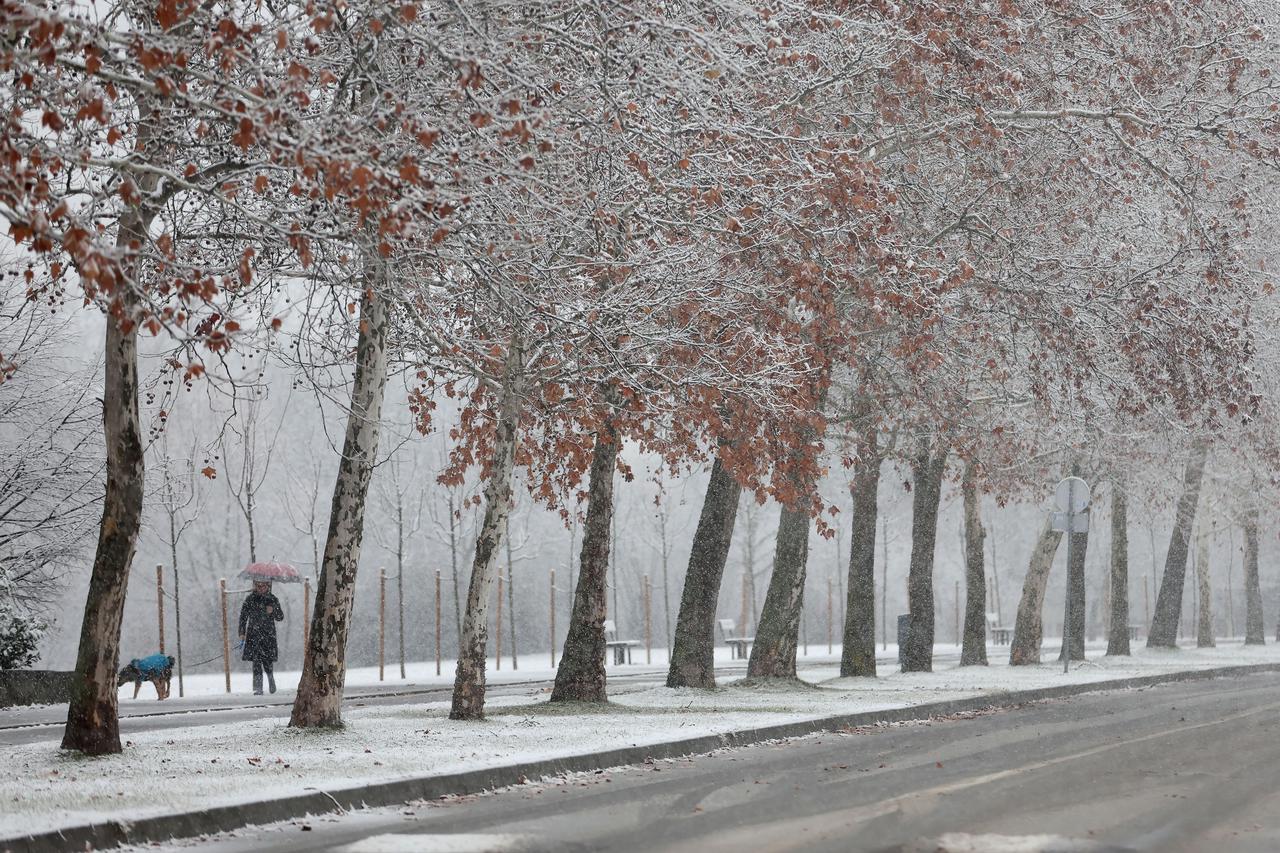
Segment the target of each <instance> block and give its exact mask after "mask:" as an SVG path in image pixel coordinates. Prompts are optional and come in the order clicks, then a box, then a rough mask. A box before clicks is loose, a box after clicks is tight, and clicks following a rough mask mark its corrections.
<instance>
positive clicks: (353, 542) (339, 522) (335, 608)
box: [289, 261, 387, 728]
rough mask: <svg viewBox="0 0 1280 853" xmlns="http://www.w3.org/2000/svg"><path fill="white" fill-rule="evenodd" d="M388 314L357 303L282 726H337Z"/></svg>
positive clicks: (370, 303) (367, 302) (377, 278)
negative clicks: (303, 628)
mask: <svg viewBox="0 0 1280 853" xmlns="http://www.w3.org/2000/svg"><path fill="white" fill-rule="evenodd" d="M375 263H376V266H375V267H374V270H375V272H374V283H375V286H384V285H385V284H386V268H385V266H383V264H382V263H381V262H380V261H379V262H375ZM386 340H387V307H386V304H385V302H384V301H383V298H382V295H381V294H378V293H375V292H373V290H372V289H366V290H365V292H364V294H363V295H362V296H361V298H360V333H359V338H358V340H357V343H356V368H355V375H354V377H353V379H352V385H351V410H350V412H348V414H347V431H346V437H345V439H344V441H343V445H342V458H341V459H340V460H339V462H338V477H337V480H336V481H335V482H334V486H333V501H332V503H331V504H330V509H329V532H328V535H327V536H326V538H325V543H324V556H323V557H322V558H321V564H320V576H319V578H318V579H317V582H316V603H315V607H314V609H313V610H312V616H311V630H310V632H309V633H308V637H307V648H306V650H305V652H304V653H303V659H302V677H301V679H300V680H299V682H298V693H297V695H296V696H295V697H294V700H293V713H292V714H291V715H290V718H289V725H290V726H294V727H298V728H312V727H339V726H341V725H342V691H343V687H344V684H345V682H346V677H347V638H348V636H349V634H350V629H351V607H352V604H353V602H354V600H355V584H356V570H357V569H358V568H359V565H360V547H361V544H362V543H363V541H364V513H365V502H366V499H367V498H368V494H369V480H370V479H371V478H372V476H373V465H374V462H375V461H376V460H375V457H376V455H377V452H378V427H379V420H380V419H381V417H382V398H383V390H384V389H385V387H386V384H387V352H386Z"/></svg>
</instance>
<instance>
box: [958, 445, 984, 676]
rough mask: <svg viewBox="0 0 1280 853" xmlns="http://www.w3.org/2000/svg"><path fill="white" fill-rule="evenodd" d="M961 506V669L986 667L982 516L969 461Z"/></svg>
mask: <svg viewBox="0 0 1280 853" xmlns="http://www.w3.org/2000/svg"><path fill="white" fill-rule="evenodd" d="M960 493H961V496H962V500H963V503H964V567H965V572H964V580H965V586H964V596H965V597H964V637H963V641H962V643H961V647H960V665H961V666H986V665H987V577H986V570H985V567H984V565H983V555H984V553H985V551H984V550H983V541H984V539H985V538H986V534H985V533H984V532H983V530H982V516H981V513H980V509H979V504H978V473H977V464H976V463H975V462H974V461H973V460H969V461H968V462H967V463H966V464H965V466H964V474H963V476H962V477H961V480H960Z"/></svg>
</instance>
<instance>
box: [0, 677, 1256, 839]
mask: <svg viewBox="0 0 1280 853" xmlns="http://www.w3.org/2000/svg"><path fill="white" fill-rule="evenodd" d="M1266 672H1280V663H1266V664H1248V665H1241V666H1228V667H1217V668H1214V669H1201V670H1186V671H1182V672H1169V673H1162V674H1159V675H1143V676H1136V677H1133V678H1119V679H1111V680H1108V681H1095V682H1092V683H1088V684H1063V685H1060V686H1056V687H1043V688H1038V689H1036V690H1018V691H1009V692H1006V693H998V694H992V695H984V696H974V697H970V698H967V699H954V700H948V701H944V702H929V703H925V704H922V705H915V706H912V707H909V708H890V709H886V710H883V711H863V712H859V713H856V714H840V715H837V716H833V717H823V718H821V719H816V720H804V721H800V722H795V723H780V724H777V725H772V726H763V727H760V728H754V729H741V730H738V731H733V732H725V733H722V734H715V735H702V736H699V737H692V738H685V739H682V740H676V741H668V742H665V743H655V744H649V745H646V746H632V747H623V748H620V749H612V750H606V751H603V752H591V753H583V754H580V755H568V756H563V757H560V758H551V759H545V760H541V761H530V762H524V763H518V764H509V765H505V766H501V767H487V768H483V769H480V770H470V771H465V772H461V773H447V774H441V775H437V776H423V777H415V778H409V779H399V780H394V781H388V782H375V783H373V784H369V785H360V786H355V787H351V788H341V789H337V790H332V791H321V790H319V789H316V790H315V791H314V792H313V793H306V794H297V795H294V796H289V797H280V798H276V799H271V800H260V801H258V802H252V803H241V804H238V805H234V806H217V807H215V808H210V809H203V810H201V811H193V812H184V813H180V814H173V815H160V816H156V817H148V818H141V819H138V820H134V821H105V822H100V823H91V824H83V825H81V826H73V827H66V828H64V829H61V830H53V831H50V832H44V833H38V834H34V835H28V836H20V837H16V838H6V839H0V850H3V851H6V853H46V851H62V850H72V849H75V850H87V849H105V848H110V847H116V846H119V845H122V844H143V843H148V842H156V841H166V840H169V839H172V838H189V837H192V836H198V835H208V834H212V833H217V832H226V831H229V830H233V829H240V828H241V827H244V826H248V825H250V824H262V823H274V822H276V821H281V820H288V819H290V818H300V817H305V816H308V815H319V814H330V813H333V812H338V811H343V810H350V809H358V808H363V807H377V806H390V805H396V804H399V803H404V802H408V801H410V800H434V799H439V798H440V797H442V796H445V795H448V794H475V793H480V792H482V791H488V790H492V789H494V788H503V787H507V786H509V785H516V784H519V783H521V782H522V781H524V780H531V779H539V778H542V777H546V776H559V775H562V774H565V773H576V772H581V771H589V770H600V769H604V768H608V767H620V766H623V765H628V764H640V763H643V762H644V761H646V760H647V759H664V758H679V757H681V756H686V755H697V754H701V753H706V752H712V751H714V750H717V749H723V748H725V747H735V746H748V745H751V744H756V743H762V742H765V741H771V740H779V739H782V738H789V737H801V736H805V735H810V734H816V733H819V732H824V731H832V730H836V729H842V728H854V727H858V726H871V725H876V724H884V723H896V722H906V721H911V720H923V719H928V718H930V717H943V716H948V715H951V714H959V713H963V712H968V711H978V710H985V709H989V708H1008V707H1012V706H1015V705H1021V704H1025V703H1027V702H1037V701H1042V700H1047V699H1063V698H1067V697H1071V696H1079V695H1082V694H1086V693H1100V692H1105V691H1111V690H1129V689H1134V688H1139V687H1152V686H1155V685H1158V684H1170V683H1176V682H1184V681H1206V680H1209V679H1214V678H1230V677H1238V676H1245V675H1254V674H1258V673H1266Z"/></svg>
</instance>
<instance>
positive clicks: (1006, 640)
mask: <svg viewBox="0 0 1280 853" xmlns="http://www.w3.org/2000/svg"><path fill="white" fill-rule="evenodd" d="M999 621H1000V617H999V616H998V615H996V614H995V613H988V614H987V631H988V632H989V633H990V634H991V642H993V643H995V644H996V645H997V646H1007V645H1009V644H1010V643H1012V642H1013V629H1012V628H1010V627H1009V626H1008V625H1000V624H997V623H998V622H999Z"/></svg>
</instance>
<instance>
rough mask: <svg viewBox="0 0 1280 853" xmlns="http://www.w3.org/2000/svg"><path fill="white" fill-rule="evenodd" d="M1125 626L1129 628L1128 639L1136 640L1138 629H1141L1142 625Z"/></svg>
mask: <svg viewBox="0 0 1280 853" xmlns="http://www.w3.org/2000/svg"><path fill="white" fill-rule="evenodd" d="M1127 627H1128V628H1129V639H1130V641H1136V640H1137V639H1138V631H1140V630H1142V626H1141V625H1129V626H1127Z"/></svg>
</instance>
